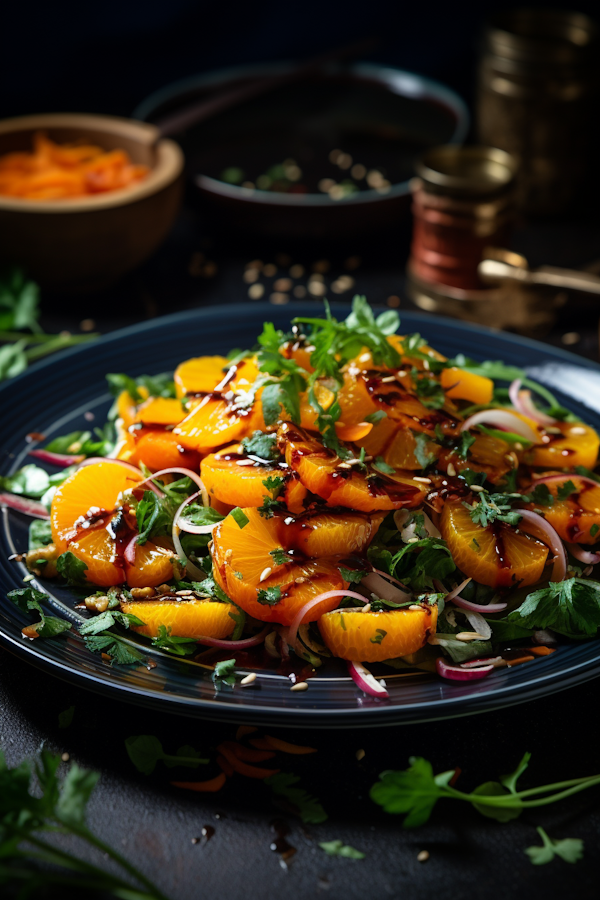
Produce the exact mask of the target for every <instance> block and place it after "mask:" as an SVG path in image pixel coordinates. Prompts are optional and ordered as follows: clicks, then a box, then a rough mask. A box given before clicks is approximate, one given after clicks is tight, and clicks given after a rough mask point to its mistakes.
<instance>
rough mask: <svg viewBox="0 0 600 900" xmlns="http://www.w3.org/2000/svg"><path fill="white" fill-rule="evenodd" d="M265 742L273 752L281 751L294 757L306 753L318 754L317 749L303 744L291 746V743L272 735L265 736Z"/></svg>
mask: <svg viewBox="0 0 600 900" xmlns="http://www.w3.org/2000/svg"><path fill="white" fill-rule="evenodd" d="M265 741H266V742H267V744H268V745H269V746H270V747H272V748H273V750H281V752H282V753H293V754H294V755H298V756H303V755H304V754H305V753H316V752H317V748H316V747H305V746H303V745H302V744H290V742H289V741H282V739H281V738H278V737H273V736H272V735H270V734H266V735H265Z"/></svg>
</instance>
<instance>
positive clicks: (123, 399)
mask: <svg viewBox="0 0 600 900" xmlns="http://www.w3.org/2000/svg"><path fill="white" fill-rule="evenodd" d="M138 393H139V395H140V396H141V397H143V398H144V399H147V397H148V388H146V387H143V386H142V387H138ZM136 410H137V407H136V405H135V400H134V399H133V397H132V396H131V394H130V393H129V391H121V393H120V394H119V396H118V397H117V414H118V417H119V418H120V419H122V420H123V427H124V428H129V426H130V425H133V423H134V422H135V415H136Z"/></svg>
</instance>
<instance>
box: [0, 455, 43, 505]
mask: <svg viewBox="0 0 600 900" xmlns="http://www.w3.org/2000/svg"><path fill="white" fill-rule="evenodd" d="M49 487H50V478H49V476H48V473H47V472H46V471H45V469H42V468H40V467H39V466H36V465H34V464H33V463H29V464H28V465H26V466H23V468H21V469H18V470H17V471H16V472H13V474H12V475H0V488H1V489H2V490H4V491H8V492H9V493H11V494H19V495H20V496H23V497H31V498H33V499H34V500H39V499H40V497H42V496H43V495H44V494H45V493H46V491H47V490H48V488H49Z"/></svg>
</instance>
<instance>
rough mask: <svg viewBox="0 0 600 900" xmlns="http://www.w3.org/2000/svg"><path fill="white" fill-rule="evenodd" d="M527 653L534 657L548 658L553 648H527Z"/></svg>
mask: <svg viewBox="0 0 600 900" xmlns="http://www.w3.org/2000/svg"><path fill="white" fill-rule="evenodd" d="M527 653H533V655H534V656H549V655H550V654H551V653H554V647H528V648H527Z"/></svg>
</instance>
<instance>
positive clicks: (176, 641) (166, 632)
mask: <svg viewBox="0 0 600 900" xmlns="http://www.w3.org/2000/svg"><path fill="white" fill-rule="evenodd" d="M152 646H153V647H157V648H158V649H159V650H166V651H167V652H168V653H173V654H174V655H175V656H190V655H191V654H192V653H195V652H196V650H197V649H198V642H197V641H196V640H195V639H194V638H189V637H177V636H176V635H172V634H171V628H170V627H169V628H167V627H166V626H165V625H159V626H158V634H157V636H156V637H153V638H152Z"/></svg>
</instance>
